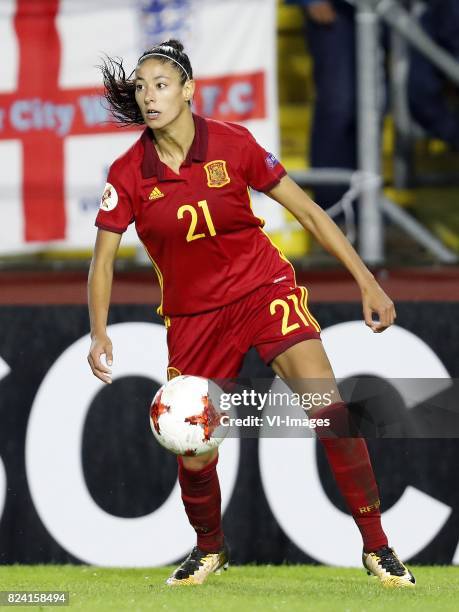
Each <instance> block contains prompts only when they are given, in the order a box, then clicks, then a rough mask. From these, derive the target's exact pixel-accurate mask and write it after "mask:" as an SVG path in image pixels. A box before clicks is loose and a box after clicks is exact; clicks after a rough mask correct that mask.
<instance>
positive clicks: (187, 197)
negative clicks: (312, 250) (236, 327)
mask: <svg viewBox="0 0 459 612" xmlns="http://www.w3.org/2000/svg"><path fill="white" fill-rule="evenodd" d="M194 122H195V137H194V140H193V143H192V146H191V148H190V150H189V152H188V156H187V158H186V160H185V161H184V162H183V164H182V166H181V167H180V174H176V173H175V172H174V171H173V170H171V169H170V168H169V167H168V166H166V165H165V164H163V163H162V162H161V161H160V159H159V157H158V154H157V152H156V149H155V146H154V143H153V140H152V133H151V131H150V130H149V129H148V128H147V129H146V130H145V131H144V132H143V134H142V136H141V137H140V138H139V140H138V141H137V142H136V143H135V144H134V145H133V146H132V147H131V148H130V149H129V150H128V151H127V152H126V153H125V154H124V155H122V156H121V157H119V158H118V159H117V160H116V161H115V162H114V163H113V164H112V166H111V167H110V171H109V174H108V178H107V181H108V182H107V186H106V188H105V191H104V195H103V196H102V201H101V205H100V211H99V213H98V215H97V219H96V225H97V226H98V227H99V228H100V229H103V230H108V231H111V232H117V233H122V232H124V231H125V230H126V228H127V227H128V225H129V224H130V223H132V222H135V226H136V230H137V234H138V236H139V238H140V240H141V241H142V243H143V245H144V247H145V249H146V250H147V252H148V255H149V256H150V259H151V261H152V263H153V266H154V268H155V270H156V273H157V275H158V279H159V283H160V285H161V289H162V302H161V305H160V307H159V309H158V312H159V314H161V315H170V316H177V315H188V314H194V313H199V312H205V311H209V310H213V309H215V308H219V307H221V306H225V305H226V304H230V303H231V302H234V301H236V300H238V299H239V298H241V297H242V296H244V295H247V294H248V293H250V292H251V291H253V290H254V289H256V288H258V287H261V286H262V285H269V284H272V283H281V282H282V283H287V284H290V285H291V286H292V287H293V286H295V278H294V272H293V268H292V266H291V264H290V263H289V262H288V260H287V259H285V257H284V256H283V255H282V254H281V253H280V251H279V250H278V249H277V248H276V247H275V246H274V245H273V244H272V243H271V241H270V239H269V238H268V236H267V235H266V234H265V233H264V231H263V230H262V227H263V224H264V222H263V220H262V219H260V218H258V217H256V216H255V215H254V213H253V211H252V207H251V200H250V187H253V188H254V189H256V190H257V191H263V192H267V191H269V190H270V189H272V188H273V187H274V186H275V185H277V184H278V183H279V181H280V179H281V178H282V177H283V176H284V175H285V174H286V172H285V170H284V168H283V167H282V165H281V164H280V163H279V162H278V161H277V159H276V158H275V157H274V156H273V155H272V154H270V153H267V152H266V151H265V150H264V149H263V148H262V147H261V146H260V145H259V144H258V143H257V142H256V141H255V139H254V138H253V136H252V135H251V134H250V132H249V131H248V130H247V129H245V128H244V127H242V126H239V125H236V124H231V123H223V122H219V121H213V120H209V119H204V118H202V117H199V116H197V115H194Z"/></svg>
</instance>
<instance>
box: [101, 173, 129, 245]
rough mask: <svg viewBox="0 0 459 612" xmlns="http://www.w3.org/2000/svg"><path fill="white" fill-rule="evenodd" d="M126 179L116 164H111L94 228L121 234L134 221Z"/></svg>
mask: <svg viewBox="0 0 459 612" xmlns="http://www.w3.org/2000/svg"><path fill="white" fill-rule="evenodd" d="M126 179H127V177H126V175H125V174H124V173H123V169H122V168H120V167H119V166H118V164H117V163H116V162H115V163H114V164H112V166H111V167H110V170H109V173H108V176H107V184H106V185H105V189H104V192H103V194H102V197H101V200H100V205H99V212H98V214H97V217H96V226H97V227H98V228H99V229H103V230H107V231H109V232H115V233H117V234H122V233H123V232H125V231H126V230H127V227H128V225H129V224H130V223H132V222H133V221H134V213H133V208H132V200H131V197H130V195H129V191H130V190H129V188H128V186H127V180H126Z"/></svg>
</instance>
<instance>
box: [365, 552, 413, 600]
mask: <svg viewBox="0 0 459 612" xmlns="http://www.w3.org/2000/svg"><path fill="white" fill-rule="evenodd" d="M362 562H363V566H364V567H365V568H366V570H367V573H368V575H369V576H371V575H373V576H376V577H377V578H378V579H379V580H380V581H381V583H382V585H383V586H385V587H387V588H394V589H397V588H405V587H409V588H413V587H414V585H415V584H416V580H415V578H414V576H413V574H412V573H411V572H410V570H409V569H408V568H407V567H406V566H405V565H404V564H403V563H402V562H401V561H400V559H399V558H398V557H397V555H396V554H395V552H394V550H393V549H392V548H389V546H382V547H381V548H378V550H375V551H373V552H369V553H366V552H363V554H362Z"/></svg>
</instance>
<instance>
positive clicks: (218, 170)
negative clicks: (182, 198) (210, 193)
mask: <svg viewBox="0 0 459 612" xmlns="http://www.w3.org/2000/svg"><path fill="white" fill-rule="evenodd" d="M204 170H205V171H206V174H207V185H208V186H209V187H223V186H224V185H227V184H228V183H229V182H230V177H229V176H228V171H227V169H226V161H225V160H223V159H215V160H214V161H211V162H208V163H207V164H205V166H204Z"/></svg>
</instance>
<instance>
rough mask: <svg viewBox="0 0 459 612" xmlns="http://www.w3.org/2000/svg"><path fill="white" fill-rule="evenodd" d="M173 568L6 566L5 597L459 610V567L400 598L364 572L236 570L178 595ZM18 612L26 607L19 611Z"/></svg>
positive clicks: (135, 605) (0, 582) (186, 605)
mask: <svg viewBox="0 0 459 612" xmlns="http://www.w3.org/2000/svg"><path fill="white" fill-rule="evenodd" d="M171 569H172V568H154V569H101V568H98V567H89V566H69V565H62V566H56V565H54V566H49V565H40V566H30V565H25V566H24V565H21V566H20V565H15V566H0V590H3V591H6V590H7V591H12V590H13V591H14V590H16V591H24V590H31V591H38V590H42V591H50V590H64V591H69V592H70V606H69V607H59V608H55V607H54V608H53V607H41V608H40V609H41V610H53V609H54V610H56V609H62V610H85V611H86V610H87V611H90V610H100V611H105V610H110V611H111V610H113V611H116V612H122V611H124V610H126V611H132V612H141V611H144V610H145V611H147V610H154V611H156V610H172V611H177V612H178V611H180V612H182V611H183V612H195V611H196V612H197V611H198V610H199V611H200V612H203V611H208V612H220V611H222V612H233V611H234V612H258V611H260V612H261V611H262V610H263V611H265V610H281V611H282V610H285V612H294V611H297V610H298V611H300V610H301V611H309V610H310V611H311V612H322V611H323V612H335V611H336V612H379V611H382V610H384V611H386V612H398V611H403V612H409V611H411V610H412V611H413V612H414V611H416V612H420V611H425V612H436V611H441V612H446V611H449V610H451V611H452V610H454V611H457V610H459V567H414V568H413V573H414V574H415V576H416V578H417V581H418V585H417V587H416V588H415V589H412V590H411V589H410V590H408V589H404V590H397V591H392V590H387V589H383V588H382V587H381V586H380V585H379V583H378V582H377V581H376V580H375V579H374V578H370V577H367V576H366V574H365V572H364V570H359V569H343V568H332V567H318V566H308V565H291V566H287V565H283V566H239V567H236V566H234V567H230V568H229V570H228V571H227V572H223V573H222V574H221V575H220V576H215V575H212V576H211V577H210V578H209V580H208V581H207V582H206V583H205V584H204V585H202V586H195V587H180V588H170V587H166V586H165V585H164V580H165V579H166V578H167V576H168V575H169V573H170V571H171ZM4 609H6V608H4ZM14 609H21V610H22V609H26V608H25V607H24V606H14ZM28 609H30V606H29V607H28ZM32 609H37V608H32Z"/></svg>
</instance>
